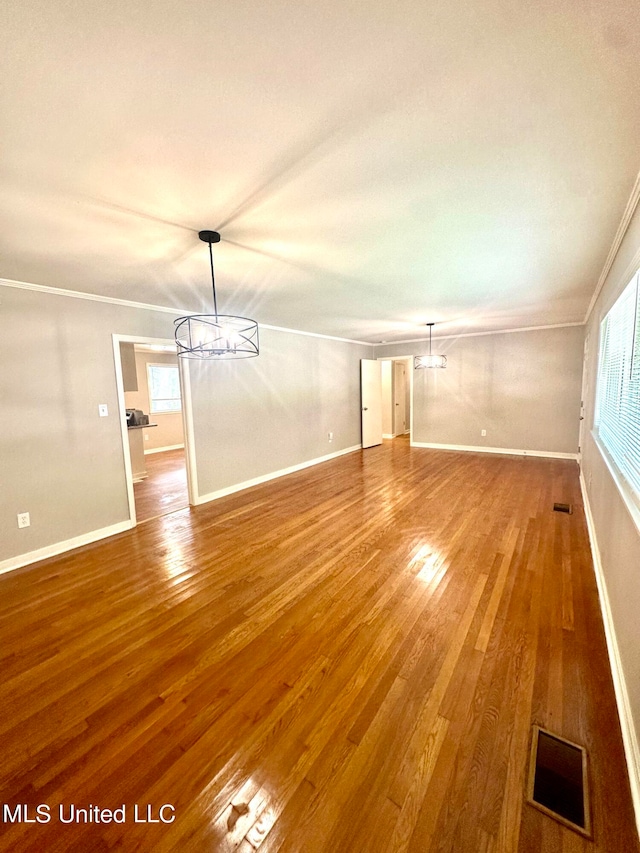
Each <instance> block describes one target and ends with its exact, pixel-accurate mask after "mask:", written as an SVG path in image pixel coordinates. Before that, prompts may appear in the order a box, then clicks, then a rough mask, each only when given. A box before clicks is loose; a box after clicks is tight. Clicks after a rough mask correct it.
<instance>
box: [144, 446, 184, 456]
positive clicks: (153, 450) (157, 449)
mask: <svg viewBox="0 0 640 853" xmlns="http://www.w3.org/2000/svg"><path fill="white" fill-rule="evenodd" d="M183 448H184V444H168V445H167V446H166V447H152V448H151V449H150V450H145V452H144V455H145V456H148V455H149V454H150V453H164V452H165V450H182V449H183Z"/></svg>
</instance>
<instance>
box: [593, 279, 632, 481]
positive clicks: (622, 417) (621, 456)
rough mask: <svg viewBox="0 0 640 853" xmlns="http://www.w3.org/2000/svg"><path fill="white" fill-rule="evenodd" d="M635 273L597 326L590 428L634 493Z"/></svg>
mask: <svg viewBox="0 0 640 853" xmlns="http://www.w3.org/2000/svg"><path fill="white" fill-rule="evenodd" d="M639 278H640V276H639V274H638V273H636V275H635V276H634V278H633V279H632V281H630V282H629V284H628V285H627V287H626V288H625V289H624V290H623V292H622V293H621V294H620V296H619V298H618V300H617V301H616V303H615V304H614V305H613V307H612V308H611V310H610V311H609V313H608V314H607V316H606V317H605V318H604V320H603V321H602V325H601V328H600V352H599V360H598V381H597V393H596V412H595V427H596V429H597V431H598V436H599V437H600V440H601V441H602V443H603V444H604V446H605V447H606V449H607V450H608V451H609V453H610V455H611V458H612V459H613V461H614V462H615V464H616V466H617V467H618V468H619V470H620V472H621V473H622V474H623V475H624V477H625V478H626V480H627V481H628V482H629V484H630V485H631V487H632V489H633V490H634V492H635V495H636V497H640V296H639V293H638V291H639Z"/></svg>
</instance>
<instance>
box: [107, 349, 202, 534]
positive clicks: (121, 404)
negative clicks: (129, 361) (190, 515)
mask: <svg viewBox="0 0 640 853" xmlns="http://www.w3.org/2000/svg"><path fill="white" fill-rule="evenodd" d="M111 338H112V341H113V361H114V367H115V374H116V391H117V396H118V414H119V416H120V433H121V438H122V455H123V458H124V475H125V480H126V483H127V500H128V503H129V521H130V523H131V527H135V526H136V524H137V521H136V502H135V497H134V492H133V468H132V466H131V453H130V450H129V433H128V431H127V415H126V403H125V399H124V379H123V376H122V359H121V358H120V344H121V343H127V344H143V345H145V346H158V345H162V346H169V345H174V346H175V341H174V340H173V338H151V337H148V336H146V335H117V334H115V333H114V334H112V335H111ZM178 376H179V378H180V394H181V396H182V428H183V433H184V458H185V467H186V471H187V493H188V496H189V505H190V506H195V504H196V501H197V494H198V479H197V473H196V471H197V469H196V456H195V441H194V433H193V407H192V401H191V377H190V374H189V364H188V362H187V361H186V360H185V359H180V358H179V359H178Z"/></svg>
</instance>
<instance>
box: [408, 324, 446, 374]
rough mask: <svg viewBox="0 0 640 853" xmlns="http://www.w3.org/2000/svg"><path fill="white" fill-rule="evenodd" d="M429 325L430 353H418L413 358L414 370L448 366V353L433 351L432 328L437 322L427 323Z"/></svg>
mask: <svg viewBox="0 0 640 853" xmlns="http://www.w3.org/2000/svg"><path fill="white" fill-rule="evenodd" d="M427 326H428V327H429V355H416V356H415V358H414V359H413V367H414V370H420V368H422V367H446V366H447V357H446V355H435V353H432V352H431V329H432V327H433V326H435V323H427Z"/></svg>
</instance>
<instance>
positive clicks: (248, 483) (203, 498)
mask: <svg viewBox="0 0 640 853" xmlns="http://www.w3.org/2000/svg"><path fill="white" fill-rule="evenodd" d="M356 450H362V445H361V444H354V445H353V447H347V448H345V449H344V450H338V451H337V452H336V453H328V454H327V455H326V456H318V457H317V458H316V459H309V460H308V461H307V462H300V463H299V464H298V465H292V466H291V467H290V468H281V469H280V470H279V471H272V472H271V473H270V474H263V475H262V476H261V477H254V478H253V479H252V480H245V481H244V482H242V483H236V484H235V485H233V486H227V487H226V488H224V489H218V490H217V491H215V492H209V493H208V494H206V495H198V496H197V498H196V501H195V503H196V505H199V504H204V503H209V501H215V500H218V498H224V497H226V496H227V495H232V494H234V492H240V491H242V490H243V489H250V488H251V487H252V486H259V485H260V484H261V483H267V482H268V481H269V480H275V479H277V478H278V477H284V476H286V475H287V474H294V473H295V472H296V471H302V470H303V469H304V468H310V467H311V466H312V465H319V464H320V463H321V462H328V461H329V460H330V459H336V458H337V457H338V456H344V455H345V454H347V453H353V452H354V451H356Z"/></svg>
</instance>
